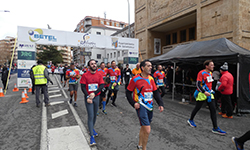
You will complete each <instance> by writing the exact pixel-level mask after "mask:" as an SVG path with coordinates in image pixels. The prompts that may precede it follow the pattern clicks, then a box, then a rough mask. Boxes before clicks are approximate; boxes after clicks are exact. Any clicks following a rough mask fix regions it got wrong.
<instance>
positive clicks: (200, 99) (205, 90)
mask: <svg viewBox="0 0 250 150" xmlns="http://www.w3.org/2000/svg"><path fill="white" fill-rule="evenodd" d="M203 65H204V67H205V69H204V70H201V71H200V72H199V73H198V75H197V82H196V86H197V89H196V91H195V93H194V97H195V99H196V105H195V108H194V110H193V112H192V114H191V117H190V119H189V120H188V121H187V122H188V124H189V125H190V126H191V127H196V124H195V123H194V120H193V119H194V117H195V115H196V113H197V112H198V111H199V110H200V109H201V107H202V105H203V103H204V102H205V101H206V102H207V105H208V107H209V110H210V117H211V120H212V123H213V129H212V132H213V133H216V134H220V135H225V134H226V132H225V131H222V130H221V129H220V128H219V127H218V126H217V118H216V109H215V102H214V95H213V94H212V93H213V90H212V82H213V78H212V71H213V70H214V63H213V61H212V60H206V61H205V62H204V64H203Z"/></svg>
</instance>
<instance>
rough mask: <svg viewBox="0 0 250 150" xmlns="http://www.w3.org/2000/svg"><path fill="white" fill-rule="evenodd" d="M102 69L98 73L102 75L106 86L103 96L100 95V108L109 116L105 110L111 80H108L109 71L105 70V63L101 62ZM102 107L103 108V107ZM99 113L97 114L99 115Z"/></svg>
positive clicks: (102, 92)
mask: <svg viewBox="0 0 250 150" xmlns="http://www.w3.org/2000/svg"><path fill="white" fill-rule="evenodd" d="M100 67H101V68H99V69H98V70H97V72H98V73H100V74H101V75H102V77H103V80H104V82H105V85H104V88H103V89H102V91H101V95H100V102H99V108H100V109H101V108H102V112H103V113H104V114H105V115H107V111H106V109H105V106H106V92H107V90H108V86H109V83H110V79H109V78H107V79H106V76H107V73H108V69H107V68H105V63H104V62H101V64H100ZM101 105H102V106H101ZM98 114H99V113H97V115H98Z"/></svg>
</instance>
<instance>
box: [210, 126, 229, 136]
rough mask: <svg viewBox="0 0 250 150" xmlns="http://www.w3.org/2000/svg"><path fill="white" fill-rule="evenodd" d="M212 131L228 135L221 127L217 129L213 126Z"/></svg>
mask: <svg viewBox="0 0 250 150" xmlns="http://www.w3.org/2000/svg"><path fill="white" fill-rule="evenodd" d="M212 132H213V133H215V134H219V135H226V132H225V131H222V130H221V129H220V128H219V127H217V129H215V128H213V130H212Z"/></svg>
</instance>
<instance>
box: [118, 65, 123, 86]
mask: <svg viewBox="0 0 250 150" xmlns="http://www.w3.org/2000/svg"><path fill="white" fill-rule="evenodd" d="M119 69H120V71H121V85H123V75H124V73H123V67H122V66H121V67H120V68H119Z"/></svg>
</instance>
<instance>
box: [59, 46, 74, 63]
mask: <svg viewBox="0 0 250 150" xmlns="http://www.w3.org/2000/svg"><path fill="white" fill-rule="evenodd" d="M57 50H59V51H61V54H62V58H63V61H62V64H70V63H71V61H72V55H71V47H68V46H58V47H57Z"/></svg>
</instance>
